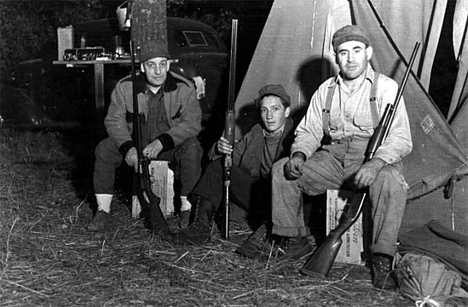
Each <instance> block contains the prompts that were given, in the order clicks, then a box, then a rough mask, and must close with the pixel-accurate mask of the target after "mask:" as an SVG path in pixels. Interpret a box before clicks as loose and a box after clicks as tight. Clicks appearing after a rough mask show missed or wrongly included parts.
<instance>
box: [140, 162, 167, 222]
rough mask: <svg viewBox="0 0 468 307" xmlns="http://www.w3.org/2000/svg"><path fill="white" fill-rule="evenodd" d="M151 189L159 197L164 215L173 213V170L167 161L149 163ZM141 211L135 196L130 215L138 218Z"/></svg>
mask: <svg viewBox="0 0 468 307" xmlns="http://www.w3.org/2000/svg"><path fill="white" fill-rule="evenodd" d="M149 174H150V181H151V190H152V191H153V193H154V194H155V195H156V196H158V197H159V198H160V199H161V202H160V203H159V207H160V208H161V211H162V213H163V214H164V216H165V217H170V216H172V215H174V171H173V170H171V169H170V168H169V162H167V161H151V163H150V165H149ZM140 212H141V206H140V202H139V201H138V198H137V196H133V199H132V217H133V218H139V217H140Z"/></svg>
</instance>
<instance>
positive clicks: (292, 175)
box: [284, 154, 305, 180]
mask: <svg viewBox="0 0 468 307" xmlns="http://www.w3.org/2000/svg"><path fill="white" fill-rule="evenodd" d="M302 155H303V154H302ZM304 163H305V160H304V158H303V157H302V156H301V155H293V157H292V158H291V159H290V160H289V161H288V162H287V163H286V164H285V165H284V175H285V177H286V179H288V180H295V179H297V178H299V177H301V176H302V167H303V166H304Z"/></svg>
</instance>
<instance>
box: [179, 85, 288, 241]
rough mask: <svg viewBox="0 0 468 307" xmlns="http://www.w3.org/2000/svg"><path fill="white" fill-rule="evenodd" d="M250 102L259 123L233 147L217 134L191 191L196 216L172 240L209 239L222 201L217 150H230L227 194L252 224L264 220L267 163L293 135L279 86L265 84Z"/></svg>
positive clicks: (285, 151)
mask: <svg viewBox="0 0 468 307" xmlns="http://www.w3.org/2000/svg"><path fill="white" fill-rule="evenodd" d="M255 104H256V106H257V108H258V110H259V113H260V117H261V122H260V123H257V124H256V125H254V126H253V127H252V129H251V130H250V131H249V132H247V133H246V134H245V135H244V136H243V137H242V139H241V140H239V141H238V142H236V143H235V145H234V147H233V146H231V145H230V144H229V142H228V141H227V140H226V139H225V138H224V137H221V138H220V139H219V140H218V141H217V142H216V143H215V144H214V145H213V147H212V148H211V150H210V152H209V158H210V160H211V162H210V163H209V164H208V166H207V169H206V170H205V172H204V174H203V176H202V177H201V179H200V181H199V182H198V183H197V185H196V187H195V188H194V190H193V195H196V196H198V197H199V204H198V208H197V213H198V215H197V218H196V220H195V221H194V223H193V225H192V226H191V227H190V228H189V229H188V230H187V231H184V232H180V233H178V234H177V235H176V236H175V238H174V239H175V240H174V241H175V242H176V243H179V244H183V243H194V244H201V243H204V242H205V241H207V240H208V239H209V238H210V230H211V222H212V217H213V214H214V212H215V211H216V210H217V209H218V207H219V205H220V203H221V202H222V200H223V163H222V159H220V158H221V157H222V155H226V154H232V159H233V163H232V164H233V165H232V168H231V186H230V189H229V192H230V195H229V199H230V200H231V201H232V203H233V204H235V205H237V206H239V207H241V208H242V209H244V210H245V211H246V212H247V214H248V216H247V219H248V222H249V224H250V226H251V227H258V226H259V225H260V224H261V223H262V222H264V221H265V220H266V219H269V216H270V196H271V167H272V165H273V163H274V162H275V161H277V160H279V159H280V158H283V157H287V156H288V155H289V149H290V146H291V143H292V140H293V138H294V135H293V131H294V127H293V122H292V120H291V119H290V118H289V113H290V104H291V99H290V97H289V95H288V94H287V93H286V91H285V90H284V88H283V87H282V86H281V85H277V84H270V85H266V86H264V87H263V88H261V89H260V91H259V95H258V98H257V99H255Z"/></svg>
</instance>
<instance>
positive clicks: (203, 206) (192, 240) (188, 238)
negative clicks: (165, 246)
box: [169, 196, 215, 245]
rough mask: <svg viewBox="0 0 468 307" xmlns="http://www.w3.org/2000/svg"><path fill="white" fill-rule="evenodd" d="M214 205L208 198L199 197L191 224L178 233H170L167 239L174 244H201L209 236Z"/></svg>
mask: <svg viewBox="0 0 468 307" xmlns="http://www.w3.org/2000/svg"><path fill="white" fill-rule="evenodd" d="M214 209H215V206H214V205H213V203H211V202H210V201H209V200H208V199H206V198H204V197H201V196H200V199H199V201H198V206H197V208H196V216H195V220H194V221H193V223H192V225H191V226H190V227H189V228H188V229H185V230H182V231H180V232H178V233H174V234H171V235H170V237H169V241H170V242H171V243H174V244H178V245H184V244H194V245H201V244H204V243H205V242H207V241H209V239H210V238H211V223H212V221H213V213H214Z"/></svg>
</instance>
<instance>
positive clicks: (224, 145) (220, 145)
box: [216, 137, 232, 155]
mask: <svg viewBox="0 0 468 307" xmlns="http://www.w3.org/2000/svg"><path fill="white" fill-rule="evenodd" d="M216 150H217V151H218V153H220V154H224V155H228V154H232V145H231V144H229V141H228V140H227V139H225V138H224V137H221V138H220V139H219V141H218V142H217V143H216Z"/></svg>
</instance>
